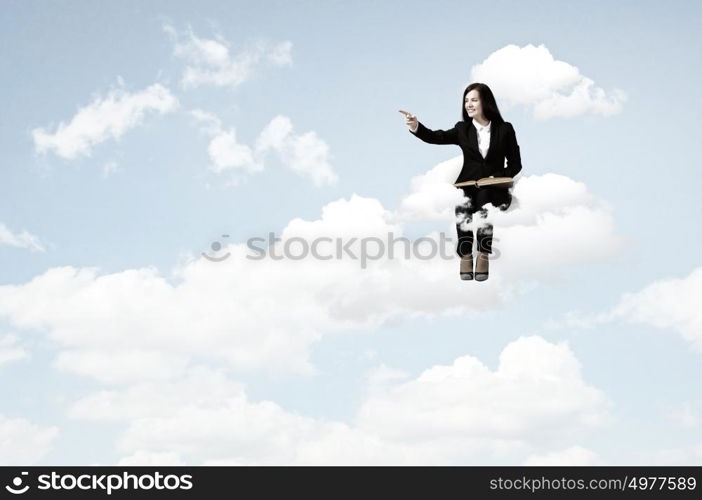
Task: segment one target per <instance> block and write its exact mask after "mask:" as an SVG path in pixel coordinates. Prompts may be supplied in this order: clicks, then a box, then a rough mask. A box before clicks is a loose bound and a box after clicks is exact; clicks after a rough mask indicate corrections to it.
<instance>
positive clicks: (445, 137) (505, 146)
mask: <svg viewBox="0 0 702 500" xmlns="http://www.w3.org/2000/svg"><path fill="white" fill-rule="evenodd" d="M410 133H413V134H414V135H416V136H417V137H419V138H420V139H421V140H423V141H424V142H428V143H430V144H456V145H457V146H459V147H460V148H461V150H462V151H463V168H462V169H461V173H460V174H458V178H456V180H455V182H463V181H472V180H476V179H481V178H483V177H489V176H491V175H494V176H495V177H514V176H515V175H517V174H518V173H519V172H520V171H521V170H522V160H521V157H520V156H519V144H517V136H516V135H515V133H514V128H513V127H512V124H511V123H509V122H503V123H496V122H494V121H493V122H492V124H491V126H490V148H489V149H488V152H487V155H486V157H485V158H483V155H481V154H480V149H478V131H477V130H475V127H474V126H473V120H471V121H469V122H464V121H463V120H461V121H460V122H458V123H456V125H454V127H453V128H452V129H450V130H430V129H428V128H427V127H425V126H424V125H422V123H421V122H419V123H418V128H417V131H416V132H412V131H411V130H410ZM505 159H507V166H505Z"/></svg>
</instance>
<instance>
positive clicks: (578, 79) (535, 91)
mask: <svg viewBox="0 0 702 500" xmlns="http://www.w3.org/2000/svg"><path fill="white" fill-rule="evenodd" d="M471 76H472V78H473V81H479V82H483V83H486V84H488V85H489V86H490V88H491V89H492V90H493V92H494V93H495V94H496V95H497V96H499V102H500V103H504V104H505V105H506V106H510V105H522V106H527V107H531V108H532V110H533V113H534V116H535V117H536V118H540V119H546V118H554V117H572V116H579V115H585V114H595V115H603V116H609V115H613V114H617V113H619V112H621V110H622V106H623V103H624V102H625V100H626V94H625V93H624V92H623V91H622V90H619V89H614V90H612V91H610V92H605V90H604V89H602V88H600V87H597V86H595V82H594V81H593V80H592V79H590V78H588V77H586V76H585V75H583V74H581V73H580V70H579V69H578V68H577V67H575V66H572V65H571V64H568V63H567V62H564V61H559V60H557V59H555V58H554V57H553V55H551V52H550V51H549V50H548V49H547V48H546V47H545V46H544V45H539V46H538V47H535V46H533V45H531V44H529V45H526V46H525V47H519V46H517V45H507V46H506V47H503V48H501V49H499V50H497V51H495V52H493V53H492V54H490V55H489V56H488V57H487V59H485V60H484V61H483V62H482V63H480V64H477V65H475V66H473V68H472V69H471Z"/></svg>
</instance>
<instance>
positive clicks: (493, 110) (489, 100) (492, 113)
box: [461, 83, 505, 123]
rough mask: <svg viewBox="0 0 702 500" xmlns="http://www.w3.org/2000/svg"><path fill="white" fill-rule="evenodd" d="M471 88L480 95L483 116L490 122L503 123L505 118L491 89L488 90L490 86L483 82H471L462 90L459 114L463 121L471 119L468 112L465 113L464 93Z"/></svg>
mask: <svg viewBox="0 0 702 500" xmlns="http://www.w3.org/2000/svg"><path fill="white" fill-rule="evenodd" d="M471 90H477V91H478V95H479V96H480V103H481V104H482V105H483V114H484V115H485V118H487V119H488V120H490V121H491V122H495V123H504V121H505V120H504V119H503V118H502V115H501V114H500V109H499V108H498V107H497V102H496V101H495V96H494V95H493V93H492V90H490V87H488V86H487V85H485V84H484V83H471V84H470V85H468V86H467V87H466V89H465V90H464V91H463V100H462V101H461V110H462V112H461V115H462V116H463V121H464V122H469V121H470V120H471V119H470V118H469V117H468V113H466V95H467V94H468V92H470V91H471Z"/></svg>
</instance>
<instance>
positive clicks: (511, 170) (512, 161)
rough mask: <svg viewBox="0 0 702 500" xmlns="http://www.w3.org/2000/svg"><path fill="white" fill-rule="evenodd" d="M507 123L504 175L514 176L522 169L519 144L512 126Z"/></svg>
mask: <svg viewBox="0 0 702 500" xmlns="http://www.w3.org/2000/svg"><path fill="white" fill-rule="evenodd" d="M506 125H507V137H506V142H507V144H506V151H505V158H507V167H505V175H506V176H507V177H514V176H515V175H517V174H518V173H519V172H521V170H522V158H521V156H520V154H519V144H517V135H516V134H515V133H514V127H512V124H511V123H506Z"/></svg>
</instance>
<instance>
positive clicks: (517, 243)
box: [0, 176, 617, 383]
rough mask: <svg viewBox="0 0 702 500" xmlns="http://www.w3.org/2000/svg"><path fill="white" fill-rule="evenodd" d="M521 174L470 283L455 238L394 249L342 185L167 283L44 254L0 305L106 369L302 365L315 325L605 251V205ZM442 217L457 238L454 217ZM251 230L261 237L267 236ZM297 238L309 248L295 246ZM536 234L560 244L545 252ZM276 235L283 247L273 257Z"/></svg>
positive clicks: (351, 323) (423, 306)
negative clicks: (481, 270) (274, 232)
mask: <svg viewBox="0 0 702 500" xmlns="http://www.w3.org/2000/svg"><path fill="white" fill-rule="evenodd" d="M521 182H522V183H523V188H521V191H517V192H518V193H521V196H522V198H523V199H522V202H521V205H520V209H519V210H516V211H515V213H514V214H513V217H514V219H512V225H509V224H508V223H505V225H504V227H500V228H499V229H498V231H499V232H498V233H496V238H497V237H498V236H499V238H500V241H499V245H497V244H496V248H499V251H500V252H501V254H502V256H501V257H500V258H499V259H498V260H497V261H496V262H495V263H494V264H493V267H492V270H491V277H490V280H489V281H487V282H485V283H481V286H480V287H476V286H466V285H467V284H466V283H465V282H462V281H460V280H459V279H458V277H457V274H458V272H457V271H458V270H457V267H458V266H457V259H456V257H455V252H454V249H453V245H454V244H455V241H449V242H448V244H445V245H444V247H443V250H444V256H445V258H441V257H440V255H436V257H435V258H432V259H426V258H424V259H422V258H420V257H421V256H426V255H428V250H431V248H430V243H433V244H434V245H435V247H436V248H437V249H438V248H440V245H441V243H442V240H441V235H440V233H438V232H436V231H435V232H432V233H429V235H427V238H426V240H427V241H424V242H423V244H422V245H423V246H420V245H416V240H415V244H414V247H413V248H414V249H415V251H411V252H409V253H408V255H405V248H407V249H411V248H410V246H411V244H412V242H410V241H409V240H407V242H406V244H405V243H403V242H402V241H400V240H399V239H400V238H401V237H402V236H403V231H404V226H403V224H402V223H401V222H400V220H401V217H399V216H398V214H397V213H395V212H393V211H390V210H387V209H385V208H384V207H383V206H382V204H381V203H380V202H379V201H377V200H375V199H370V198H362V197H360V196H357V195H353V196H352V197H351V198H350V199H340V200H337V201H335V202H332V203H329V204H328V205H326V206H325V207H323V209H322V214H321V217H320V218H319V219H318V220H314V221H305V220H302V219H293V220H291V221H290V222H289V223H288V225H287V226H286V227H285V228H284V229H283V231H282V232H281V233H280V234H279V237H280V241H278V242H275V244H274V245H273V246H272V250H273V251H274V252H275V253H271V254H270V256H269V257H268V258H264V259H262V260H252V259H249V258H247V255H248V256H255V255H256V252H254V251H253V250H250V249H247V247H246V245H245V244H232V245H229V246H227V247H225V248H223V249H222V254H223V255H224V254H226V252H229V253H230V257H229V258H227V259H226V260H224V261H223V262H218V263H217V262H211V261H209V260H207V259H206V258H204V257H203V258H193V259H192V260H191V261H189V262H186V263H185V264H183V265H182V267H180V268H179V269H177V272H176V275H175V279H174V280H175V281H177V284H172V283H171V282H169V281H168V280H167V279H165V278H164V277H163V276H161V275H160V274H159V273H158V271H157V270H156V269H152V268H145V269H134V270H126V271H122V272H115V273H110V274H102V275H101V274H100V273H99V272H98V270H97V269H76V268H72V267H62V268H54V269H50V270H48V271H46V272H45V273H44V274H42V275H40V276H37V277H36V278H34V279H33V280H32V281H30V282H28V283H26V284H23V285H18V286H10V285H6V286H0V316H5V317H7V318H8V319H9V320H10V322H11V323H12V324H13V325H14V326H15V327H17V328H23V329H40V330H44V331H46V332H47V333H48V335H49V336H50V337H51V338H52V339H53V340H54V341H56V342H57V343H58V345H60V346H62V349H63V350H64V354H63V355H60V356H59V359H58V361H57V362H58V366H59V367H61V368H62V369H66V370H71V371H74V372H76V373H80V374H83V375H91V376H94V377H96V378H98V379H100V380H102V381H104V382H110V381H111V382H112V383H123V382H125V379H124V377H127V378H128V379H129V380H136V379H140V378H142V379H147V380H153V379H158V378H167V377H169V376H171V375H172V374H177V373H179V372H180V371H181V370H182V369H184V367H185V366H187V365H188V364H189V363H190V362H191V360H192V359H194V358H197V357H201V358H203V359H209V360H213V361H218V362H224V363H227V364H228V365H229V366H231V367H233V368H236V369H239V370H264V371H293V372H298V373H311V372H313V371H314V368H313V367H312V365H311V364H310V363H309V354H310V349H311V347H312V345H313V344H315V343H316V342H318V341H319V340H320V339H321V338H322V337H323V336H324V335H328V334H332V333H334V332H338V331H344V330H348V329H375V328H378V327H379V326H381V325H383V324H386V323H387V322H390V321H397V320H401V321H405V320H408V319H410V318H415V317H418V316H425V317H434V316H437V315H454V314H460V313H462V312H469V311H484V310H488V309H493V308H496V307H499V306H500V304H502V302H503V301H505V300H507V299H508V298H509V297H511V296H512V295H513V294H515V293H524V287H523V286H522V284H521V283H520V280H522V279H525V278H526V279H529V280H532V281H537V282H538V281H540V280H546V281H548V280H550V279H551V278H552V276H556V275H557V274H558V272H559V271H561V270H562V269H563V268H565V267H567V266H571V265H581V264H582V263H583V262H590V261H594V260H597V259H606V258H609V256H610V255H612V254H613V252H615V251H616V246H615V245H613V244H612V243H611V242H612V241H616V239H617V238H616V234H615V233H614V230H613V224H612V221H611V217H610V215H609V214H608V213H607V212H606V211H603V210H600V209H598V208H596V207H593V206H590V204H587V203H588V202H587V200H590V199H591V197H589V196H588V195H587V190H586V189H585V187H584V186H582V185H580V184H579V183H575V182H574V181H571V180H570V179H567V178H565V177H562V176H542V177H534V178H531V177H529V178H523V179H522V181H521ZM553 189H556V190H560V191H562V192H570V193H571V195H569V196H565V195H564V196H563V197H562V198H561V199H559V200H560V201H558V203H560V204H559V205H544V204H543V202H542V201H540V200H541V198H543V196H542V193H543V192H551V190H553ZM539 203H540V205H539ZM582 203H586V204H585V205H582ZM534 204H536V208H535V206H534ZM515 221H517V222H515ZM508 222H509V220H508ZM446 223H447V231H448V232H449V236H450V237H451V238H455V233H454V222H453V221H452V220H450V219H449V220H448V221H446ZM259 236H261V237H266V238H267V235H259ZM318 238H331V240H326V241H325V240H318V241H319V243H320V244H318V245H317V246H316V247H315V250H316V251H317V253H318V255H321V256H322V257H328V256H331V257H333V258H331V259H329V260H319V259H315V258H313V257H312V255H311V254H310V253H309V247H310V246H311V244H312V242H314V241H315V240H316V239H318ZM354 238H356V240H354ZM372 238H375V240H372ZM392 239H394V240H395V245H394V247H393V250H394V255H393V258H390V254H389V247H388V242H389V241H392ZM531 239H534V240H535V241H530V240H531ZM379 242H380V243H383V245H385V251H383V252H382V253H379V252H378V250H379V249H380V248H379V244H378V243H379ZM444 243H446V242H445V241H444ZM252 244H253V245H256V246H257V247H258V248H260V249H263V248H266V247H267V241H266V242H261V241H254V242H252ZM303 244H306V245H307V246H308V253H307V256H306V257H305V258H303V259H296V257H297V256H299V255H300V252H301V249H302V246H303ZM544 245H547V246H548V247H549V248H551V249H557V250H558V253H554V252H553V251H551V252H550V253H549V257H548V258H546V257H543V256H542V254H543V253H544V252H543V247H544ZM364 246H365V248H366V253H365V255H366V257H367V258H366V260H365V261H364V260H361V258H360V257H361V256H362V255H363V253H362V249H363V248H364ZM285 248H287V255H288V257H287V258H284V259H281V260H276V259H275V258H273V255H278V256H280V255H283V250H284V249H285ZM344 248H345V249H347V250H348V251H349V252H351V253H353V254H354V255H355V256H356V257H357V259H356V260H353V259H351V258H350V257H349V254H348V253H346V252H345V250H344ZM337 256H338V258H336V257H337ZM375 257H377V258H375ZM468 285H474V283H473V284H471V283H468ZM271 311H275V314H271ZM155 351H158V352H159V356H158V359H155V358H154V357H153V356H154V354H153V353H154V352H155ZM137 352H139V353H141V354H136V353H137ZM110 357H115V360H119V359H127V360H132V361H130V364H131V367H130V370H129V373H127V374H125V375H121V373H120V369H121V367H122V365H123V364H122V363H119V362H116V361H115V362H114V363H112V362H107V361H106V360H108V359H109V358H110ZM139 360H141V361H139ZM137 361H139V362H137Z"/></svg>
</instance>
